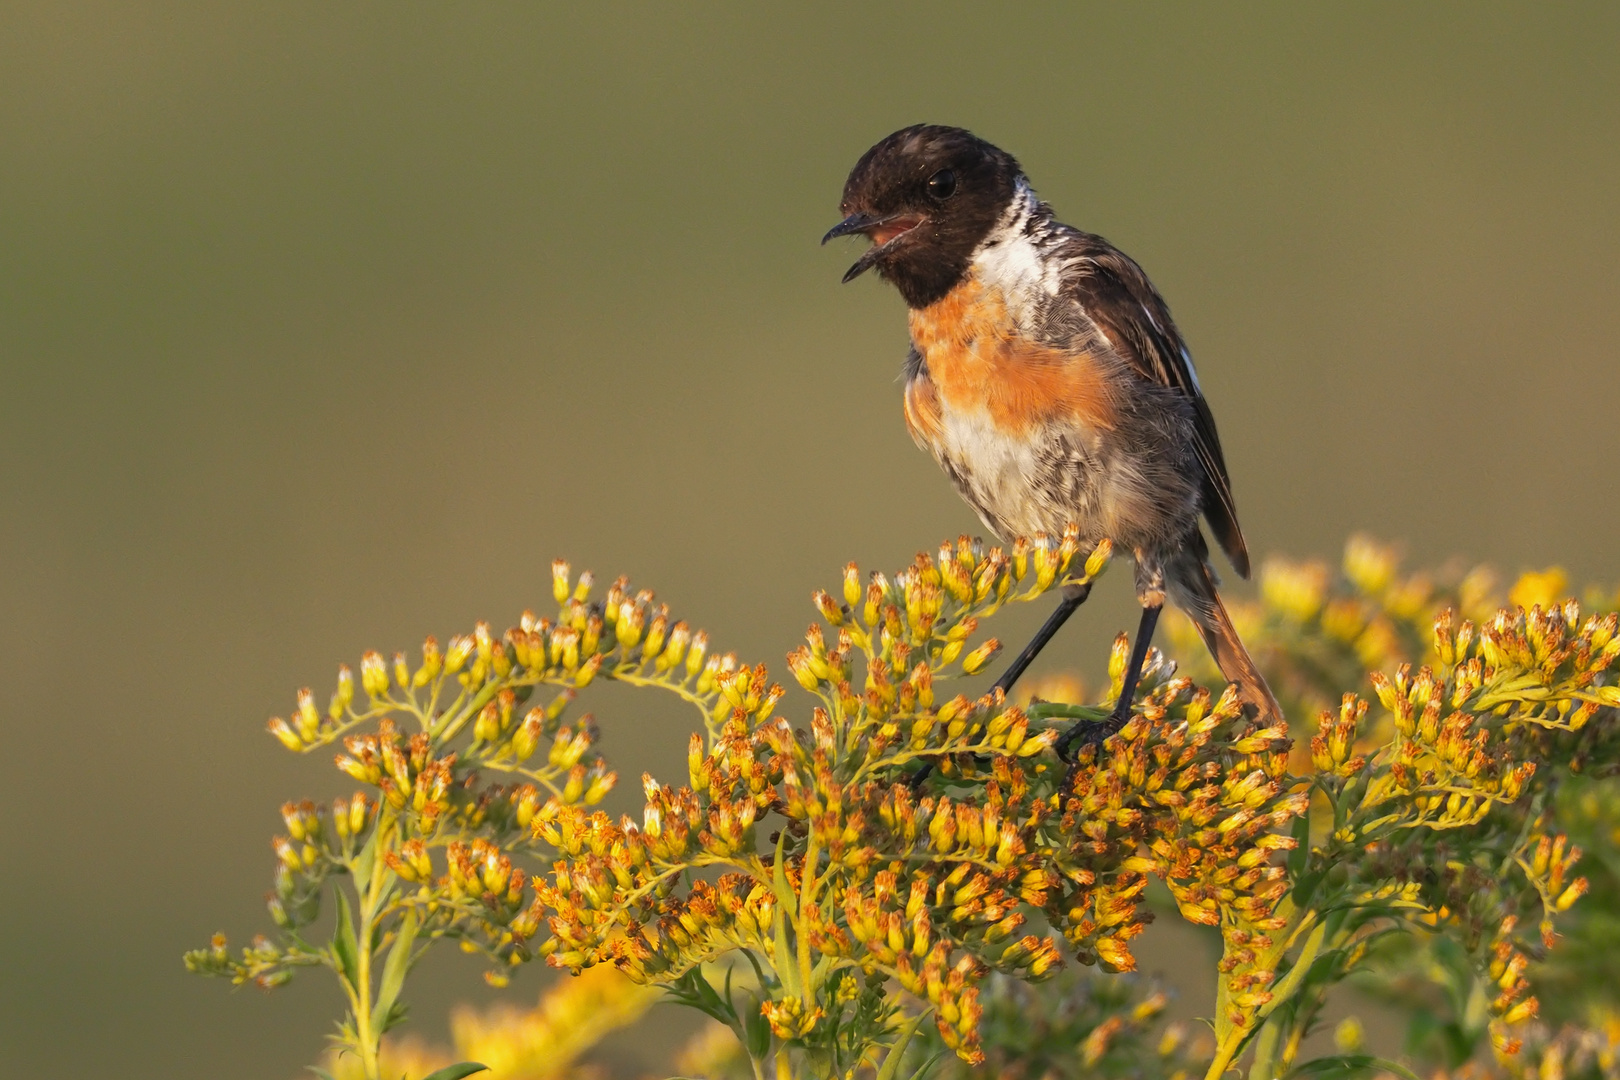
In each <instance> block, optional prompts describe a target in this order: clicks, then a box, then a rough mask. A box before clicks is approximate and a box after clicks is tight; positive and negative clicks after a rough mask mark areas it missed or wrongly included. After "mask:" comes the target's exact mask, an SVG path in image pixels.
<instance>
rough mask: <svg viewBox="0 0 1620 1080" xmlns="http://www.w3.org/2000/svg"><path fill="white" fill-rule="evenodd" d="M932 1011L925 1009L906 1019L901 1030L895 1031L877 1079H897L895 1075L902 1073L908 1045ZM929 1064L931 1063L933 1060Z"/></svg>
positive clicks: (925, 1066)
mask: <svg viewBox="0 0 1620 1080" xmlns="http://www.w3.org/2000/svg"><path fill="white" fill-rule="evenodd" d="M932 1011H933V1010H932V1009H924V1010H923V1011H922V1012H920V1013H918V1014H917V1015H916V1016H913V1017H912V1018H911V1019H910V1020H908V1021H906V1022H905V1024H903V1025H902V1026H901V1028H900V1030H899V1031H898V1032H896V1033H895V1036H894V1042H893V1043H892V1044H890V1046H889V1052H888V1054H887V1055H885V1057H884V1058H883V1067H882V1068H880V1069H878V1073H877V1080H895V1077H897V1076H899V1075H900V1059H901V1058H903V1057H905V1054H906V1047H908V1046H910V1045H911V1037H912V1036H913V1035H915V1034H917V1029H918V1028H920V1027H922V1022H923V1021H924V1020H926V1019H927V1018H928V1014H929V1013H930V1012H932ZM928 1064H929V1065H931V1064H933V1062H929V1063H928ZM927 1067H928V1065H924V1066H923V1068H924V1069H926V1068H927ZM919 1075H920V1071H919Z"/></svg>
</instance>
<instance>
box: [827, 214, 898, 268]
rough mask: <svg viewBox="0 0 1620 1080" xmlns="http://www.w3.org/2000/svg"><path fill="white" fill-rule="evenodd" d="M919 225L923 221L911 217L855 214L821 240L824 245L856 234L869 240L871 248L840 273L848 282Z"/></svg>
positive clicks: (871, 265)
mask: <svg viewBox="0 0 1620 1080" xmlns="http://www.w3.org/2000/svg"><path fill="white" fill-rule="evenodd" d="M922 223H923V219H922V218H921V217H918V216H916V215H913V214H890V215H888V216H887V217H874V216H872V215H871V214H861V213H855V214H851V215H849V217H847V218H845V219H844V220H843V221H840V222H839V223H838V224H836V225H834V226H833V227H832V228H830V229H828V230H827V235H826V236H823V237H822V238H821V242H822V243H823V244H825V243H826V242H827V241H829V240H831V239H833V238H834V237H838V236H854V235H855V234H857V233H860V234H863V235H865V236H869V237H871V238H872V246H871V247H869V248H867V249H866V252H865V254H863V255H862V256H861V257H860V258H859V259H856V260H855V264H854V265H853V266H851V267H850V268H849V269H848V270H846V271H844V281H845V282H846V283H847V282H851V281H854V280H855V279H856V278H858V277H860V276H861V275H862V274H864V273H866V272H867V271H868V270H870V269H871V268H872V267H873V266H874V265H875V264H876V263H877V261H878V258H879V256H881V255H882V254H883V252H884V251H885V250H887V249H888V247H889V245H890V244H892V243H894V241H895V240H897V239H899V238H900V237H901V236H902V235H904V234H905V233H908V232H910V231H911V230H912V229H915V228H916V227H917V226H918V225H921V224H922Z"/></svg>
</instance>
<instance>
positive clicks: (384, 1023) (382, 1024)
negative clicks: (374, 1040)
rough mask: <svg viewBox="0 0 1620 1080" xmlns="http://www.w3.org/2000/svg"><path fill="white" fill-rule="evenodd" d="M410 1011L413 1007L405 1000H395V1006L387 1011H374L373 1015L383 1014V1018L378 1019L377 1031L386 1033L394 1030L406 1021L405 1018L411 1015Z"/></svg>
mask: <svg viewBox="0 0 1620 1080" xmlns="http://www.w3.org/2000/svg"><path fill="white" fill-rule="evenodd" d="M410 1011H411V1007H410V1006H409V1005H407V1004H406V1003H405V1002H403V1001H396V1002H394V1004H393V1006H392V1007H391V1008H390V1009H389V1010H388V1011H387V1012H386V1013H383V1012H376V1013H373V1014H372V1015H373V1016H381V1017H382V1019H381V1020H378V1021H377V1031H378V1033H379V1034H382V1035H386V1034H388V1033H389V1032H390V1031H393V1030H394V1029H395V1028H396V1027H398V1026H399V1025H400V1024H403V1023H404V1022H405V1018H406V1017H407V1016H409V1015H410Z"/></svg>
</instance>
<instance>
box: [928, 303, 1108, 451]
mask: <svg viewBox="0 0 1620 1080" xmlns="http://www.w3.org/2000/svg"><path fill="white" fill-rule="evenodd" d="M911 340H912V342H913V344H915V345H916V347H917V351H918V352H920V353H921V354H922V356H923V359H924V361H925V362H926V363H927V365H928V378H927V379H926V380H923V379H921V378H919V379H913V380H912V385H911V386H908V387H907V393H906V424H907V427H909V428H910V429H911V433H912V437H913V438H915V439H917V440H918V441H919V442H922V441H924V439H925V438H928V439H929V441H932V438H931V437H932V436H933V435H935V434H937V431H938V428H939V425H940V422H941V415H942V412H944V411H949V412H953V413H954V412H962V413H974V412H981V411H982V412H983V413H986V414H988V416H989V417H990V419H991V420H992V422H993V423H994V424H995V426H996V427H997V428H999V429H1000V430H1002V431H1004V432H1006V433H1007V434H1009V435H1026V434H1029V433H1031V432H1032V431H1033V430H1035V429H1036V428H1039V427H1041V426H1042V425H1044V424H1047V423H1049V422H1051V421H1053V420H1058V419H1064V418H1067V419H1072V420H1075V421H1078V422H1079V423H1081V424H1084V425H1087V426H1091V427H1099V428H1105V429H1107V428H1112V427H1114V425H1115V422H1116V418H1117V409H1116V406H1115V398H1116V395H1115V393H1114V392H1113V381H1114V380H1113V379H1112V378H1110V374H1111V370H1112V368H1113V367H1114V366H1115V365H1114V364H1113V363H1112V362H1111V361H1110V360H1109V359H1107V358H1104V357H1101V356H1099V355H1098V354H1097V352H1096V351H1078V352H1068V351H1062V350H1058V349H1054V348H1051V347H1050V346H1046V345H1041V344H1038V343H1036V342H1033V341H1030V340H1029V339H1028V338H1026V337H1024V336H1023V335H1022V334H1020V333H1019V330H1018V327H1017V325H1016V324H1015V323H1014V321H1013V319H1012V317H1011V315H1010V313H1009V312H1008V310H1007V304H1006V300H1005V298H1004V297H1003V296H1002V294H1001V293H1000V291H999V290H993V289H988V288H986V287H985V286H983V285H982V284H980V283H979V282H978V281H976V280H974V279H973V278H971V277H969V278H967V279H966V280H964V281H963V282H962V284H960V285H958V286H957V287H956V288H955V289H953V290H951V291H950V292H949V293H948V294H946V295H945V296H944V297H943V298H942V299H940V300H939V301H937V302H936V303H934V304H931V305H930V306H928V307H926V308H922V309H920V310H917V311H913V312H912V313H911ZM925 381H926V382H927V383H931V384H932V385H931V386H921V385H919V384H922V383H924V382H925Z"/></svg>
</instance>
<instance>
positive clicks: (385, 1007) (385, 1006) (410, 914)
mask: <svg viewBox="0 0 1620 1080" xmlns="http://www.w3.org/2000/svg"><path fill="white" fill-rule="evenodd" d="M417 927H418V922H417V918H416V909H415V908H411V909H410V910H408V911H407V912H405V918H403V919H401V920H400V923H399V935H398V936H397V937H396V938H394V945H393V947H392V948H391V949H389V950H388V959H387V961H386V962H384V964H383V973H382V985H381V986H380V987H378V989H377V1004H376V1006H375V1011H376V1012H377V1013H378V1014H379V1015H381V1016H387V1015H388V1013H389V1011H390V1010H392V1009H393V1007H394V1002H395V1000H397V999H398V998H399V991H400V988H401V987H403V986H404V985H405V976H406V974H407V973H408V972H409V971H410V970H411V949H412V948H413V947H414V946H415V944H416V931H417Z"/></svg>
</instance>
